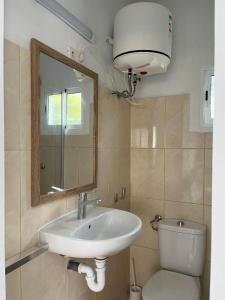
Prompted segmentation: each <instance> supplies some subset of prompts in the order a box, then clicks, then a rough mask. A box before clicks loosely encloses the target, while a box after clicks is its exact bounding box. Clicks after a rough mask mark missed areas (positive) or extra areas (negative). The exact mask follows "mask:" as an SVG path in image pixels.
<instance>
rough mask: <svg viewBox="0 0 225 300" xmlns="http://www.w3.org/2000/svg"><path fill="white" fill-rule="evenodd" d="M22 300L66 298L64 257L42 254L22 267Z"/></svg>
mask: <svg viewBox="0 0 225 300" xmlns="http://www.w3.org/2000/svg"><path fill="white" fill-rule="evenodd" d="M21 278H22V299H23V300H31V299H32V300H40V299H41V300H62V299H67V288H66V264H65V259H64V258H63V257H60V256H59V255H56V254H50V253H47V254H44V255H42V256H40V257H38V258H36V259H34V260H33V261H32V262H30V263H29V264H26V265H24V266H23V267H22V271H21Z"/></svg>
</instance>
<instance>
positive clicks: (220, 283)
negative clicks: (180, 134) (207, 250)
mask: <svg viewBox="0 0 225 300" xmlns="http://www.w3.org/2000/svg"><path fill="white" fill-rule="evenodd" d="M215 4H216V6H215V8H216V12H215V27H216V28H215V75H216V76H215V78H216V101H215V120H214V137H213V139H214V141H213V201H212V254H211V256H212V257H211V297H210V299H211V300H219V299H221V300H222V299H225V281H224V272H225V234H224V229H225V217H224V216H225V117H224V112H225V101H224V95H225V84H224V83H225V40H224V38H221V37H222V36H223V35H222V36H221V34H222V32H223V29H224V28H225V18H224V11H225V2H224V0H216V1H215Z"/></svg>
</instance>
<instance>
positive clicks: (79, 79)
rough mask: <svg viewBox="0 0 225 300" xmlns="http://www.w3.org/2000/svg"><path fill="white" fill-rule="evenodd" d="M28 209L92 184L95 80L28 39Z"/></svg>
mask: <svg viewBox="0 0 225 300" xmlns="http://www.w3.org/2000/svg"><path fill="white" fill-rule="evenodd" d="M31 53H32V55H31V73H32V137H31V139H32V162H31V165H32V170H31V171H32V182H31V188H32V206H36V205H39V204H42V203H44V202H46V201H50V200H54V199H57V198H59V197H64V196H67V195H71V194H73V193H74V194H75V193H80V192H82V191H87V190H90V189H93V188H95V187H96V185H97V182H96V181H97V99H98V75H97V74H96V73H94V72H93V71H91V70H89V69H87V68H86V67H84V66H83V65H81V64H79V63H77V62H75V61H74V60H72V59H70V58H68V57H66V56H64V55H63V54H61V53H59V52H57V51H55V50H54V49H51V48H49V47H48V46H46V45H44V44H42V43H41V42H39V41H37V40H35V39H32V40H31Z"/></svg>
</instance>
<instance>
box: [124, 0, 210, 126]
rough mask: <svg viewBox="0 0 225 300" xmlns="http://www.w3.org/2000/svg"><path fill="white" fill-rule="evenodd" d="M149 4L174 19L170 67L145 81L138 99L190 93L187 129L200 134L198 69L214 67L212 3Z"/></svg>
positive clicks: (190, 0) (178, 0)
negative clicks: (190, 109) (164, 9)
mask: <svg viewBox="0 0 225 300" xmlns="http://www.w3.org/2000/svg"><path fill="white" fill-rule="evenodd" d="M152 1H153V2H157V3H159V4H162V5H164V6H166V7H167V8H169V10H170V11H171V12H172V15H173V19H174V21H173V22H174V24H173V25H174V26H173V28H174V32H173V51H172V63H171V64H170V66H169V68H168V72H167V73H165V74H161V75H155V76H152V77H147V78H146V79H144V80H143V82H142V83H141V84H140V85H139V88H138V93H137V97H148V96H152V97H154V96H160V95H174V94H183V93H190V101H191V105H192V107H193V109H192V114H191V115H190V129H191V130H193V131H196V130H199V127H200V124H199V120H200V117H199V116H200V110H199V101H200V80H201V69H204V68H205V67H210V68H211V67H213V65H214V62H213V57H214V0H152ZM130 2H137V1H132V0H131V1H130ZM139 17H141V16H139Z"/></svg>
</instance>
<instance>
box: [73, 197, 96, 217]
mask: <svg viewBox="0 0 225 300" xmlns="http://www.w3.org/2000/svg"><path fill="white" fill-rule="evenodd" d="M101 202H102V200H101V199H93V200H88V199H87V193H80V196H79V200H78V210H77V219H78V220H82V219H85V218H86V208H87V205H89V204H93V203H96V204H99V203H101Z"/></svg>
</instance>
